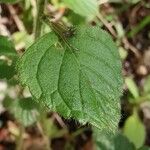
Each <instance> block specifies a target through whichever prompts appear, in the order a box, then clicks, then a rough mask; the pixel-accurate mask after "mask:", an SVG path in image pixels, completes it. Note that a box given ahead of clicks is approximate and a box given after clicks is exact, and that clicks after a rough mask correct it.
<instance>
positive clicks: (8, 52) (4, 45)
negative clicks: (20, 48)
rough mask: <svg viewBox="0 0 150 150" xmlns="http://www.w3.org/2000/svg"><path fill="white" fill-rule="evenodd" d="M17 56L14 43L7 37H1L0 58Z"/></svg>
mask: <svg viewBox="0 0 150 150" xmlns="http://www.w3.org/2000/svg"><path fill="white" fill-rule="evenodd" d="M16 54H17V53H16V50H15V48H14V45H13V43H12V42H11V41H9V40H8V38H7V37H5V36H1V35H0V56H1V55H4V56H16Z"/></svg>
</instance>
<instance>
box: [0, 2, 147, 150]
mask: <svg viewBox="0 0 150 150" xmlns="http://www.w3.org/2000/svg"><path fill="white" fill-rule="evenodd" d="M0 2H1V3H4V2H6V3H10V2H12V3H15V2H17V3H26V2H25V1H23V0H17V1H16V0H13V1H11V0H6V1H4V0H0ZM35 3H36V11H35V12H36V15H35V16H34V18H33V19H34V22H33V24H34V25H33V34H32V35H34V38H32V39H34V42H32V40H31V43H32V44H30V46H29V47H28V46H27V48H26V49H25V52H24V53H23V55H22V56H17V53H16V51H13V50H14V47H13V44H12V43H10V41H9V40H8V39H7V38H6V37H3V36H0V50H1V51H0V55H5V56H6V58H9V59H11V61H12V62H13V63H12V64H11V65H8V64H7V62H6V61H4V60H0V63H1V64H0V69H1V70H2V69H4V68H5V72H4V73H5V74H6V76H7V77H6V76H3V75H4V74H2V75H1V74H0V76H1V78H7V79H10V78H11V77H12V76H14V75H16V74H17V75H18V78H19V82H20V84H21V85H23V87H24V88H26V87H27V88H28V89H29V91H30V93H31V95H30V97H24V96H23V94H22V91H23V89H24V88H23V87H21V90H20V93H19V94H18V100H17V101H16V102H11V103H10V100H9V98H8V99H7V100H6V101H5V102H4V105H5V106H6V107H8V108H9V109H10V110H11V112H13V113H14V116H15V117H16V118H17V119H18V121H19V122H21V123H22V124H23V126H27V125H30V124H33V123H34V122H36V121H37V120H38V119H37V118H38V116H40V117H39V118H40V119H39V120H40V121H43V122H44V123H43V124H44V125H42V128H43V130H44V129H45V131H43V132H44V134H45V135H47V136H49V134H48V132H49V131H50V130H49V127H48V122H47V121H46V120H44V119H45V118H44V115H45V114H46V113H47V112H56V113H58V114H59V115H60V116H62V117H63V118H65V119H75V120H77V121H78V122H79V123H80V124H82V125H85V124H87V125H88V126H90V127H91V128H92V129H93V136H94V139H95V143H96V145H97V149H102V150H116V149H118V150H125V149H128V150H130V149H131V150H134V149H135V147H134V145H132V143H130V142H129V141H128V140H127V139H126V138H125V137H123V136H122V135H121V134H118V131H117V130H118V129H117V128H118V123H119V120H120V118H121V115H120V114H121V112H120V111H121V109H120V96H121V94H122V85H123V79H122V74H121V70H122V65H121V60H120V55H119V52H118V48H117V46H116V44H115V42H114V41H113V39H112V37H111V36H110V35H109V33H107V32H106V31H105V30H103V29H101V27H100V24H99V23H98V19H97V18H98V17H97V16H99V11H98V3H97V0H62V1H61V2H58V1H54V0H53V1H52V3H53V4H55V5H57V7H62V8H64V7H65V8H68V9H70V10H69V11H71V10H72V11H73V13H74V15H77V16H78V17H77V18H76V19H77V20H78V21H81V22H82V23H80V24H79V23H77V22H76V23H74V24H73V23H72V24H70V23H69V22H68V20H69V19H68V18H69V17H68V18H66V17H65V18H63V19H60V18H59V19H57V18H56V16H53V14H49V11H48V10H47V5H48V4H49V1H47V0H37V1H35ZM56 3H57V4H56ZM26 6H27V5H26ZM85 20H87V22H89V23H88V24H86V23H85ZM92 21H93V22H95V24H97V25H95V24H94V23H92ZM25 35H27V33H26V32H25ZM28 38H29V36H28ZM30 38H31V37H30ZM14 66H15V68H16V71H14ZM8 72H10V74H9V75H8ZM131 89H132V88H131ZM33 111H35V113H34V114H33ZM134 112H135V113H134V114H135V116H136V117H134V116H132V117H131V118H130V120H129V121H128V123H129V122H133V124H134V122H137V124H139V122H140V121H139V118H138V115H137V110H136V109H135V111H134ZM43 114H44V115H43ZM135 118H136V119H135ZM128 123H126V125H125V129H124V130H125V135H126V134H127V137H128V135H129V134H130V133H131V132H132V131H131V132H130V131H129V130H128V129H129V128H128ZM140 123H141V122H140ZM45 124H46V125H45ZM43 126H44V127H43ZM139 126H140V127H139V128H142V129H143V125H142V124H139ZM143 130H144V129H143ZM143 130H142V133H141V134H140V135H141V136H143V140H142V141H139V144H137V145H135V146H136V148H139V147H141V146H142V145H143V143H144V137H145V130H144V131H143ZM130 137H131V136H130ZM129 139H130V138H129ZM136 141H138V139H137V140H136ZM136 141H135V143H136ZM131 142H133V143H134V141H132V138H131ZM19 146H20V145H19ZM19 146H18V150H19V148H20V147H19ZM45 149H46V148H45ZM47 149H49V148H48V147H47Z"/></svg>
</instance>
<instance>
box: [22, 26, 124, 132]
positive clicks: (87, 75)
mask: <svg viewBox="0 0 150 150" xmlns="http://www.w3.org/2000/svg"><path fill="white" fill-rule="evenodd" d="M68 44H69V45H70V46H69V47H68V46H64V47H62V46H60V43H58V40H57V37H56V36H55V35H54V34H53V33H49V34H47V35H45V36H43V37H42V38H41V39H39V40H38V41H37V42H36V43H34V44H33V45H32V46H31V47H30V48H29V49H28V50H27V51H26V52H25V54H24V55H23V57H22V58H21V61H20V67H19V72H20V77H21V80H22V83H24V84H26V85H27V86H28V87H29V88H30V90H31V93H32V94H33V96H34V97H35V98H36V99H38V100H39V101H41V102H43V103H44V104H45V105H47V106H48V107H49V108H50V109H51V110H53V111H56V112H58V113H60V114H61V115H63V116H64V117H73V118H76V119H78V120H79V121H80V122H83V123H86V122H89V123H91V124H92V125H94V126H96V127H98V128H100V129H104V128H105V129H107V130H112V131H114V130H115V129H116V127H117V124H118V121H119V118H120V116H119V113H120V106H119V97H120V94H121V84H122V79H121V63H120V59H119V55H118V52H117V48H116V46H115V44H114V43H113V41H112V39H111V38H110V36H109V35H108V34H107V33H106V32H104V31H102V30H100V29H99V28H97V27H86V26H82V27H79V28H77V30H76V33H75V36H73V37H71V38H70V39H68Z"/></svg>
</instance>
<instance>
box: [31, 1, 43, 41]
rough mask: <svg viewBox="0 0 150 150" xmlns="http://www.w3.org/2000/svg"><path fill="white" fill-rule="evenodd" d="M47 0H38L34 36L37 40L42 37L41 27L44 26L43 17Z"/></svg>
mask: <svg viewBox="0 0 150 150" xmlns="http://www.w3.org/2000/svg"><path fill="white" fill-rule="evenodd" d="M45 3H46V0H36V6H37V14H36V17H35V25H34V26H35V28H34V37H35V40H36V39H37V38H38V37H40V34H41V27H42V21H41V17H42V15H43V13H44V8H45Z"/></svg>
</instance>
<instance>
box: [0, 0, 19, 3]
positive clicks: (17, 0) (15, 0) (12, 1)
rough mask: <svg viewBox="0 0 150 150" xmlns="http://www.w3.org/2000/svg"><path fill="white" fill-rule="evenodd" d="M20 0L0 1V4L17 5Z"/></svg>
mask: <svg viewBox="0 0 150 150" xmlns="http://www.w3.org/2000/svg"><path fill="white" fill-rule="evenodd" d="M19 1H21V0H0V3H17V2H19Z"/></svg>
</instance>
